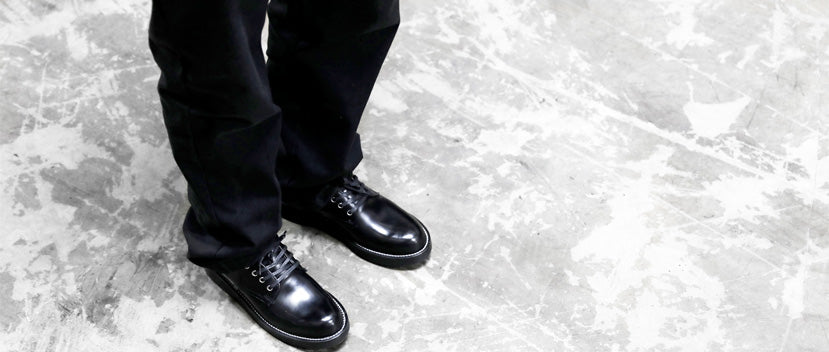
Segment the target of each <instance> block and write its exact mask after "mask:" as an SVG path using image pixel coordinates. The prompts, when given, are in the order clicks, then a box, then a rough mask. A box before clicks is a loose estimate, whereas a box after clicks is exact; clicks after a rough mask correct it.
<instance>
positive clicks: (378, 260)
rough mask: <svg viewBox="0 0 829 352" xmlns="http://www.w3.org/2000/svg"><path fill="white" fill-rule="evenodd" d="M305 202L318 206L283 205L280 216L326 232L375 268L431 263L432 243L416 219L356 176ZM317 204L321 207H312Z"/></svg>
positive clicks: (306, 204)
mask: <svg viewBox="0 0 829 352" xmlns="http://www.w3.org/2000/svg"><path fill="white" fill-rule="evenodd" d="M309 198H314V199H316V200H317V201H314V200H308V201H306V202H301V203H300V202H293V201H292V202H288V201H284V200H283V203H282V217H283V218H285V219H286V220H289V221H292V222H294V223H297V224H300V225H305V226H310V227H315V228H317V229H320V230H322V231H323V232H326V233H328V234H329V235H331V236H333V237H334V238H336V239H337V240H339V241H340V242H342V243H344V244H345V245H346V246H348V248H349V249H351V251H352V252H354V254H357V255H358V256H360V257H361V258H363V259H365V260H367V261H369V262H372V263H374V264H377V265H381V266H385V267H390V268H404V267H413V266H417V265H420V264H422V263H423V262H425V261H426V260H427V259H428V258H429V254H430V252H431V250H432V243H431V239H430V237H429V231H428V230H426V227H425V226H423V224H422V223H421V222H420V220H418V219H417V218H415V217H414V216H412V215H411V214H409V213H407V212H406V211H404V210H403V209H401V208H400V207H398V206H397V205H396V204H394V203H393V202H392V201H390V200H388V199H386V198H385V197H383V196H381V195H380V194H378V193H377V192H375V191H373V190H372V189H370V188H368V187H367V186H366V185H365V184H363V183H362V182H360V180H359V179H357V176H354V175H352V174H349V175H346V176H344V177H343V178H342V179H339V180H336V181H334V182H332V183H329V184H328V185H326V186H324V187H322V188H320V190H319V191H316V192H315V194H313V196H311V197H309ZM320 200H321V201H320ZM321 203H322V204H324V205H322V206H320V205H313V204H321Z"/></svg>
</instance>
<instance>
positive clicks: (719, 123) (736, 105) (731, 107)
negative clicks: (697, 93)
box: [682, 92, 751, 138]
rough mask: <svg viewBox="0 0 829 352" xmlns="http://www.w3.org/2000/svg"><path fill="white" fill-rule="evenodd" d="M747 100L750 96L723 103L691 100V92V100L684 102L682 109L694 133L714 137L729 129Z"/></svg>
mask: <svg viewBox="0 0 829 352" xmlns="http://www.w3.org/2000/svg"><path fill="white" fill-rule="evenodd" d="M749 102H751V99H750V98H748V97H742V98H739V99H737V100H734V101H730V102H725V103H716V104H706V103H700V102H696V101H694V100H693V92H692V99H691V101H689V102H687V103H685V105H684V106H683V107H682V110H683V111H684V112H685V116H686V117H687V118H688V122H690V123H691V130H692V132H693V133H694V134H696V135H698V136H700V137H705V138H714V137H717V136H719V135H720V134H722V133H725V132H727V131H728V130H729V127H731V125H732V124H733V123H734V121H736V120H737V117H739V116H740V113H742V112H743V109H745V108H746V106H748V103H749Z"/></svg>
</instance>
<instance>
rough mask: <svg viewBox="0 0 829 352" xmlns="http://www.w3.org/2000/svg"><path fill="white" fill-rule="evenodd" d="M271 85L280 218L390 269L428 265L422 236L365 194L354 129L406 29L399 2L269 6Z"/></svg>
mask: <svg viewBox="0 0 829 352" xmlns="http://www.w3.org/2000/svg"><path fill="white" fill-rule="evenodd" d="M268 14H269V18H270V19H271V23H270V28H269V38H268V76H269V77H270V83H271V91H272V94H273V98H274V101H275V102H276V103H277V104H279V105H280V106H281V107H282V109H283V112H284V120H283V128H282V147H283V148H282V149H281V150H280V153H279V156H278V160H279V167H278V168H277V176H278V178H279V182H280V186H281V187H282V190H283V208H282V216H283V217H284V218H285V219H287V220H290V221H293V222H296V223H299V224H302V225H307V226H313V227H316V228H319V229H321V230H323V231H325V232H326V233H328V234H330V235H332V236H334V237H335V238H337V239H339V240H340V241H342V242H343V243H345V244H346V245H347V246H348V247H349V248H350V249H351V250H352V251H353V252H354V253H356V254H357V255H359V256H360V257H362V258H364V259H366V260H368V261H371V262H373V263H376V264H379V265H383V266H388V267H397V268H399V267H408V266H416V265H419V264H422V263H423V262H424V261H425V260H426V259H427V258H428V256H429V253H430V251H431V240H430V237H429V232H428V231H427V230H426V228H425V226H423V224H422V223H420V221H419V220H417V219H416V218H415V217H414V216H412V215H411V214H409V213H407V212H406V211H404V210H403V209H401V208H400V207H398V206H397V205H396V204H394V203H393V202H391V201H390V200H388V199H386V198H384V197H382V196H381V195H379V194H378V193H377V192H374V191H373V190H371V189H369V188H368V187H366V186H365V185H364V184H362V183H361V182H360V181H359V180H358V179H357V177H356V176H354V175H352V174H351V173H352V171H353V170H354V168H355V167H357V164H358V163H359V162H360V160H361V159H362V156H363V154H362V150H361V148H360V138H359V135H358V134H357V125H358V124H359V122H360V117H361V116H362V114H363V110H364V109H365V106H366V103H367V102H368V98H369V95H370V94H371V90H372V88H373V87H374V82H375V80H376V79H377V75H378V73H379V72H380V67H381V66H382V64H383V61H384V60H385V58H386V54H387V52H388V50H389V48H390V46H391V43H392V40H393V39H394V36H395V33H396V32H397V28H398V26H399V24H400V15H399V9H398V1H397V0H351V1H341V0H272V1H271V4H270V7H269V12H268Z"/></svg>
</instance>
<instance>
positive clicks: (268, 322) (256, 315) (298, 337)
mask: <svg viewBox="0 0 829 352" xmlns="http://www.w3.org/2000/svg"><path fill="white" fill-rule="evenodd" d="M284 237H285V236H284V234H283V235H282V236H279V237H278V239H277V241H276V242H275V243H274V244H273V246H272V248H271V249H270V250H269V251H268V252H266V253H265V254H264V255H263V256H262V258H260V260H259V261H258V263H257V265H255V266H251V267H247V268H245V269H242V270H238V271H234V272H229V273H219V272H216V271H213V270H209V269H205V271H206V272H207V276H208V277H209V278H210V279H211V280H212V281H213V282H215V283H216V284H217V285H218V286H219V287H220V288H221V289H222V290H224V291H225V292H226V293H227V294H228V295H230V297H233V299H235V300H236V301H237V302H238V303H239V304H240V305H241V306H242V308H244V309H245V311H246V312H247V313H248V314H249V315H250V317H251V318H252V319H253V320H254V321H255V322H256V323H257V324H259V326H261V327H262V328H263V329H265V331H267V332H268V333H270V334H271V335H273V336H274V337H276V338H277V339H279V340H280V341H283V342H285V343H287V344H289V345H292V346H295V347H299V348H304V349H322V348H331V347H335V346H337V345H340V344H341V343H343V341H345V339H346V337H347V335H348V327H349V324H348V315H347V314H346V312H345V309H344V308H343V306H342V304H340V302H339V301H338V300H337V299H336V298H334V296H333V295H331V294H330V293H328V292H327V291H325V290H324V289H323V288H322V287H320V285H319V284H318V283H317V282H316V281H315V280H314V279H313V278H311V277H310V276H309V275H308V274H307V273H306V272H305V269H304V268H303V267H302V266H300V265H299V262H298V261H297V260H296V259H294V258H293V255H292V254H291V253H290V252H289V251H288V250H287V248H285V245H284V244H282V239H283V238H284Z"/></svg>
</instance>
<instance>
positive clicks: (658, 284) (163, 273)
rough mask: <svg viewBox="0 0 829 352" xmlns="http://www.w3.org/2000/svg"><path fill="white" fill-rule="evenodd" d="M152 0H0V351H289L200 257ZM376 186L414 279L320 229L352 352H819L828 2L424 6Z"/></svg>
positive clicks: (392, 98)
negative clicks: (187, 227)
mask: <svg viewBox="0 0 829 352" xmlns="http://www.w3.org/2000/svg"><path fill="white" fill-rule="evenodd" d="M149 9H150V3H149V2H148V1H147V0H124V1H111V0H87V1H84V0H81V1H72V2H59V3H53V2H47V1H40V0H39V1H23V0H5V1H3V2H2V3H0V82H2V84H0V192H2V195H0V205H1V206H0V223H2V231H3V234H2V236H0V241H2V242H0V307H3V308H2V310H0V329H2V332H0V346H2V347H0V349H2V350H13V351H52V350H58V351H98V350H102V351H147V350H162V351H196V350H198V351H255V350H257V349H258V348H261V347H265V348H267V350H290V348H289V347H287V346H285V345H283V344H281V343H279V342H278V341H275V340H274V339H272V338H271V337H270V336H269V335H267V334H266V333H264V332H263V331H261V330H260V329H259V328H257V327H256V326H255V325H254V324H253V323H252V322H251V320H250V319H249V318H248V317H247V316H246V315H245V313H244V312H243V311H242V310H241V309H239V308H238V307H237V306H236V305H234V304H232V303H231V302H230V301H229V300H228V298H227V296H226V295H225V294H224V293H222V292H220V291H219V290H218V289H217V288H216V287H215V286H214V285H213V284H212V283H210V282H208V281H207V279H206V277H205V275H204V274H203V272H202V271H201V270H200V269H199V268H197V267H195V266H194V265H192V264H190V263H189V262H188V261H187V260H186V259H185V244H184V241H183V237H182V236H181V233H180V231H181V230H180V224H181V220H182V216H183V215H184V212H185V211H186V199H185V194H184V193H185V183H184V181H183V179H182V177H181V175H180V174H179V172H178V170H177V168H176V167H175V164H174V163H173V160H172V156H171V153H170V150H169V144H168V142H167V140H166V134H165V130H164V126H163V124H162V122H161V115H160V107H159V103H158V101H157V96H156V92H155V83H156V80H157V76H158V70H157V68H156V67H155V65H154V64H153V62H152V60H151V57H150V54H149V51H148V49H147V45H146V43H147V40H146V28H147V20H148V17H149ZM402 13H403V18H404V22H403V24H402V26H401V28H400V32H399V34H398V37H397V40H396V41H395V43H394V46H393V48H392V50H391V54H390V56H389V58H388V61H387V63H386V66H385V67H384V69H383V72H382V74H381V76H380V78H379V81H378V84H377V87H376V89H375V91H374V93H373V95H372V98H371V102H370V104H369V107H368V108H367V110H366V113H365V117H364V120H363V124H362V126H361V130H360V132H361V135H362V138H363V142H364V150H365V154H366V157H365V160H364V161H363V163H362V164H361V165H360V167H359V168H358V174H359V175H360V176H361V178H362V179H364V180H365V181H366V182H367V183H368V184H370V185H371V186H373V187H374V188H375V189H377V190H379V191H381V192H382V193H384V194H386V195H387V196H389V197H390V198H392V199H394V200H396V201H397V202H398V203H399V204H401V205H403V206H404V207H405V208H407V209H409V210H410V211H412V212H413V213H414V214H416V215H418V216H419V217H420V218H421V219H423V220H424V222H425V223H426V224H427V225H428V226H429V228H430V229H431V231H432V234H433V239H434V251H433V258H432V260H431V261H430V262H429V264H428V265H427V266H425V267H423V268H421V269H419V270H416V271H392V270H387V269H383V268H380V267H376V266H372V265H370V264H368V263H366V262H363V261H361V260H359V259H358V258H357V257H355V256H354V255H352V254H351V253H350V252H349V251H348V250H346V249H345V248H344V247H343V246H341V245H340V244H338V243H336V242H335V241H333V240H331V239H330V238H328V237H325V236H322V235H320V234H319V233H317V232H315V231H312V230H310V229H308V228H301V227H298V226H296V225H293V224H290V223H288V224H286V226H285V228H286V229H287V230H288V234H289V235H288V238H287V244H288V245H289V247H290V248H291V249H292V250H293V251H294V252H295V253H296V256H297V257H298V258H299V259H300V260H301V261H302V263H303V264H304V265H305V266H306V267H307V268H308V270H309V272H310V273H311V274H312V275H313V276H314V277H316V278H317V279H318V281H320V282H321V283H322V284H323V285H324V286H325V287H326V288H328V289H329V290H330V291H331V292H333V293H334V294H335V295H336V296H337V297H338V298H339V299H340V300H341V301H342V302H343V304H344V305H345V306H346V308H347V309H348V312H349V313H350V317H351V319H352V328H351V334H350V338H349V340H348V342H347V343H346V345H345V346H344V348H343V349H342V351H378V352H379V351H399V350H428V351H497V350H508V351H533V350H535V351H553V350H555V351H646V350H670V351H704V350H710V351H827V350H829V335H827V330H826V325H827V324H829V322H826V320H827V318H829V303H827V302H829V300H827V297H829V267H827V262H829V236H827V231H829V217H827V212H829V143H827V137H826V135H827V132H829V117H827V115H826V114H827V113H826V112H827V111H829V96H827V95H829V90H827V89H826V82H827V76H829V51H827V50H826V48H827V47H829V36H827V34H829V20H827V18H829V5H827V3H826V2H825V1H820V0H804V1H792V2H771V1H768V2H766V1H763V2H749V1H728V2H724V1H708V0H647V1H638V2H629V1H585V0H581V1H579V0H571V1H535V0H523V1H522V0H474V1H460V0H440V1H438V0H417V1H404V2H403V4H402Z"/></svg>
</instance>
